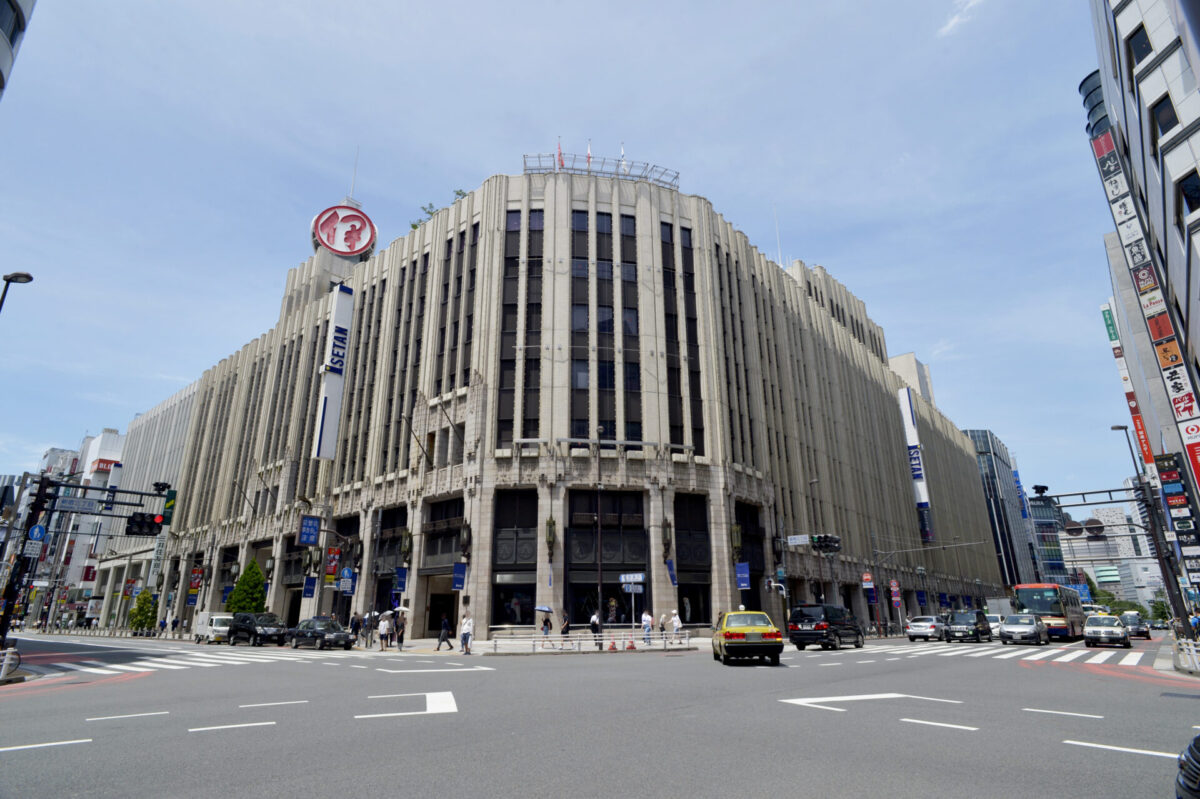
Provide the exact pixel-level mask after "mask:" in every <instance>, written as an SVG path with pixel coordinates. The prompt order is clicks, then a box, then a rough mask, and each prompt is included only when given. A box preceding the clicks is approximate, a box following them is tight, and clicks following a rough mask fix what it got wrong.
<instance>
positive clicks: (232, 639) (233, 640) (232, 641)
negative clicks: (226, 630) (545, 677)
mask: <svg viewBox="0 0 1200 799" xmlns="http://www.w3.org/2000/svg"><path fill="white" fill-rule="evenodd" d="M236 644H237V636H236V635H234V634H233V633H230V634H229V645H230V646H235V645H236Z"/></svg>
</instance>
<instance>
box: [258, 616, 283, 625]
mask: <svg viewBox="0 0 1200 799" xmlns="http://www.w3.org/2000/svg"><path fill="white" fill-rule="evenodd" d="M254 618H255V620H256V621H257V622H258V623H259V624H270V625H274V626H276V627H278V626H279V625H280V624H282V622H281V621H279V617H278V616H276V615H275V614H274V613H260V614H258V615H257V616H255V617H254Z"/></svg>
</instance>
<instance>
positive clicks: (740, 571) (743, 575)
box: [736, 563, 750, 591]
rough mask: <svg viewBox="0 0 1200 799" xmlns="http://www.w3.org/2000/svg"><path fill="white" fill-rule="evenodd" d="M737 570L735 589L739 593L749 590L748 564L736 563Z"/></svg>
mask: <svg viewBox="0 0 1200 799" xmlns="http://www.w3.org/2000/svg"><path fill="white" fill-rule="evenodd" d="M736 568H737V587H738V590H739V591H749V590H750V564H749V563H738V564H736Z"/></svg>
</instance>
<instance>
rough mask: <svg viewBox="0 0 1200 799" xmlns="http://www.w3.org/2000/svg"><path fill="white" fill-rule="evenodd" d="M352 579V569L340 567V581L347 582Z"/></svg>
mask: <svg viewBox="0 0 1200 799" xmlns="http://www.w3.org/2000/svg"><path fill="white" fill-rule="evenodd" d="M353 577H354V569H351V568H350V567H349V566H343V567H342V579H343V580H349V579H351V578H353Z"/></svg>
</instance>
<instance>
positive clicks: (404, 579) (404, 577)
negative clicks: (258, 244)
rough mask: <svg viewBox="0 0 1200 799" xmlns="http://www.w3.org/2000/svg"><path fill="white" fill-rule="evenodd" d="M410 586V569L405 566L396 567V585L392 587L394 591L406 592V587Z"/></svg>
mask: <svg viewBox="0 0 1200 799" xmlns="http://www.w3.org/2000/svg"><path fill="white" fill-rule="evenodd" d="M407 587H408V569H406V568H404V567H403V566H397V567H396V585H395V586H394V587H393V588H392V590H393V591H399V592H400V593H402V594H403V593H404V589H405V588H407Z"/></svg>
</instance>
